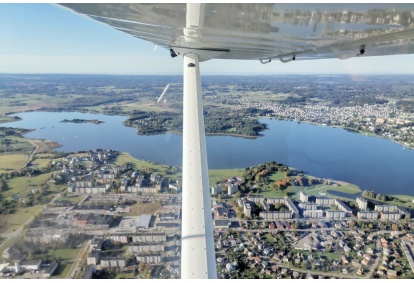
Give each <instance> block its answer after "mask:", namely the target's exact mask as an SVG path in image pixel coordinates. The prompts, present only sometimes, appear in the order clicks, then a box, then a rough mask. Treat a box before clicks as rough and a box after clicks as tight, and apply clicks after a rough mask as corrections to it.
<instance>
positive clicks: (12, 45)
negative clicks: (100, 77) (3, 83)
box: [0, 4, 414, 75]
mask: <svg viewBox="0 0 414 283" xmlns="http://www.w3.org/2000/svg"><path fill="white" fill-rule="evenodd" d="M413 63H414V55H397V56H383V57H365V58H363V57H360V58H352V59H348V60H339V59H325V60H316V61H295V62H291V63H288V64H283V63H281V62H278V61H276V60H274V61H273V62H272V63H270V64H266V65H263V64H261V63H260V62H259V61H247V60H245V61H236V60H217V59H216V60H210V61H207V62H203V63H202V64H201V67H200V68H201V74H205V75H214V74H217V75H220V74H225V75H273V74H412V73H414V68H413V65H414V64H413ZM0 73H65V74H68V73H71V74H128V75H130V74H131V75H167V74H168V75H171V74H173V75H181V74H182V60H181V59H180V58H178V57H177V58H174V59H173V58H171V57H170V54H169V51H168V50H166V49H164V48H162V47H157V48H155V45H154V44H152V43H150V42H146V41H144V40H140V39H137V38H134V37H132V36H130V35H128V34H125V33H122V32H120V31H117V30H114V29H112V28H110V27H108V26H105V25H103V24H101V23H99V22H96V21H93V20H90V19H88V18H86V17H83V16H80V15H77V14H74V13H71V12H69V11H66V10H64V9H62V8H59V7H57V6H55V5H51V4H0Z"/></svg>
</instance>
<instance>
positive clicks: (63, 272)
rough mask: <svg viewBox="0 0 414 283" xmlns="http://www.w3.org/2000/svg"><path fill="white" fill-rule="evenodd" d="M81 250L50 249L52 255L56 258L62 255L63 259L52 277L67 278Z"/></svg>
mask: <svg viewBox="0 0 414 283" xmlns="http://www.w3.org/2000/svg"><path fill="white" fill-rule="evenodd" d="M80 250H81V249H56V250H50V251H49V254H50V255H53V256H55V257H56V258H59V257H60V258H61V260H62V261H61V262H60V263H59V267H58V269H57V270H56V272H55V274H54V275H53V276H52V279H59V278H60V279H62V278H66V276H67V274H68V272H69V271H70V269H71V267H72V265H73V263H74V260H75V259H76V257H77V255H78V254H79V252H80Z"/></svg>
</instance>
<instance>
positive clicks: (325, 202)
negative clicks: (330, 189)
mask: <svg viewBox="0 0 414 283" xmlns="http://www.w3.org/2000/svg"><path fill="white" fill-rule="evenodd" d="M315 202H316V204H318V205H321V206H331V205H333V204H335V199H333V198H321V197H317V198H316V201H315Z"/></svg>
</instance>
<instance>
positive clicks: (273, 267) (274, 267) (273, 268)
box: [270, 265, 279, 272]
mask: <svg viewBox="0 0 414 283" xmlns="http://www.w3.org/2000/svg"><path fill="white" fill-rule="evenodd" d="M270 269H271V270H272V272H276V271H277V270H278V269H279V268H278V267H277V265H272V267H271V268H270Z"/></svg>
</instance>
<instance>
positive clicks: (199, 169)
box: [181, 53, 217, 279]
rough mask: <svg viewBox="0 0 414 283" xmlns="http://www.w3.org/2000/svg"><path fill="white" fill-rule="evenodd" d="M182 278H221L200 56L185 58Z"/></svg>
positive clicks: (193, 55)
mask: <svg viewBox="0 0 414 283" xmlns="http://www.w3.org/2000/svg"><path fill="white" fill-rule="evenodd" d="M183 59H184V60H183V61H184V102H183V115H184V118H183V192H182V194H183V195H182V222H181V223H182V234H181V237H182V242H181V278H182V279H190V278H196V279H204V278H205V279H207V278H208V279H215V278H217V271H216V257H215V249H214V234H213V223H212V215H211V203H210V191H209V180H208V165H207V150H206V138H205V130H204V115H203V101H202V97H201V82H200V68H199V56H198V55H197V54H196V53H186V54H184V55H183Z"/></svg>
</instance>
